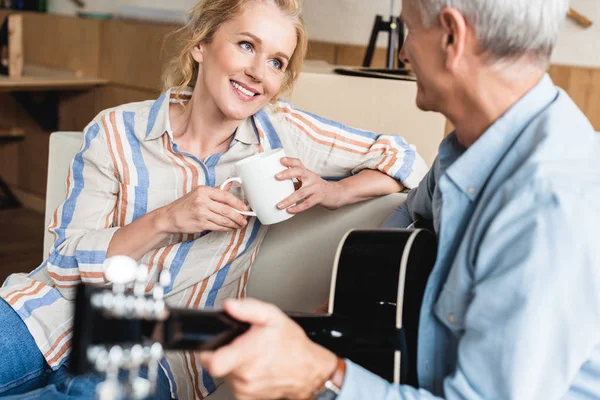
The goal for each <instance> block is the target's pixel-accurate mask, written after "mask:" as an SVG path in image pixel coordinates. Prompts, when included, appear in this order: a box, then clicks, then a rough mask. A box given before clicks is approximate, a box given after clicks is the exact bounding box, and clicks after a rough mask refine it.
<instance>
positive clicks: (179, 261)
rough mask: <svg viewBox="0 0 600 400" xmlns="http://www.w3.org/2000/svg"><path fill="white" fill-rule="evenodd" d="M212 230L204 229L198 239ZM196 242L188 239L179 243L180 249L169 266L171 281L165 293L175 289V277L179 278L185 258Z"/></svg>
mask: <svg viewBox="0 0 600 400" xmlns="http://www.w3.org/2000/svg"><path fill="white" fill-rule="evenodd" d="M210 232H211V231H202V232H201V233H200V237H199V238H198V239H200V238H201V237H204V236H206V235H208V234H209V233H210ZM194 243H196V239H194V240H188V241H187V242H183V243H181V244H180V245H179V249H177V253H176V254H175V258H173V262H172V263H171V267H170V268H169V272H170V273H171V283H170V284H169V285H168V286H167V287H166V288H165V293H169V292H170V291H171V290H173V282H175V278H177V275H178V274H179V271H181V267H183V263H184V262H185V259H186V258H187V255H188V253H189V252H190V248H191V247H192V246H193V245H194Z"/></svg>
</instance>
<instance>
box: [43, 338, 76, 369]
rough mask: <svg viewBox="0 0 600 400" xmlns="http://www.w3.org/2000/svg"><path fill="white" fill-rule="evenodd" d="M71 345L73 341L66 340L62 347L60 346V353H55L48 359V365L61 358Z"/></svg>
mask: <svg viewBox="0 0 600 400" xmlns="http://www.w3.org/2000/svg"><path fill="white" fill-rule="evenodd" d="M70 346H71V341H70V340H68V341H66V342H65V343H64V344H63V345H62V347H61V348H60V350H59V351H58V353H56V354H55V355H54V357H52V358H51V359H49V360H47V361H46V362H47V363H48V365H52V364H53V363H54V362H56V361H57V360H58V359H60V358H61V357H62V356H63V355H64V354H65V353H66V352H67V350H68V349H69V347H70Z"/></svg>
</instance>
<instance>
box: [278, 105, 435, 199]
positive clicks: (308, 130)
mask: <svg viewBox="0 0 600 400" xmlns="http://www.w3.org/2000/svg"><path fill="white" fill-rule="evenodd" d="M279 108H280V112H279V114H280V115H281V118H282V121H283V123H284V124H285V125H286V126H287V129H284V130H285V131H287V132H290V133H291V135H292V137H291V138H290V139H291V141H292V142H293V145H294V148H295V149H296V151H297V152H298V154H297V156H298V157H299V158H300V159H302V161H303V162H304V165H305V166H306V167H307V168H308V169H310V170H311V171H313V172H315V173H317V174H319V175H321V176H322V177H324V178H334V179H340V178H344V177H347V176H349V175H351V174H356V173H358V172H359V171H361V170H363V169H373V170H379V171H381V172H383V173H385V174H387V175H389V176H391V177H393V178H395V179H396V180H398V181H400V182H401V183H402V184H403V185H404V186H405V187H407V188H409V189H410V188H414V187H416V186H417V185H418V184H419V182H420V181H421V179H422V178H423V176H424V175H425V174H426V173H427V164H426V163H425V161H423V159H422V158H421V156H420V155H419V154H418V153H417V152H416V149H415V147H414V146H412V145H410V144H408V143H407V142H406V141H405V140H404V138H403V137H402V136H399V135H379V134H376V133H373V132H368V131H363V130H360V129H355V128H351V127H348V126H346V125H343V124H340V123H338V122H335V121H331V120H328V119H325V118H322V117H319V116H317V115H314V114H311V113H308V112H305V111H301V110H298V109H296V108H294V107H293V106H291V105H290V104H289V103H286V102H280V103H279Z"/></svg>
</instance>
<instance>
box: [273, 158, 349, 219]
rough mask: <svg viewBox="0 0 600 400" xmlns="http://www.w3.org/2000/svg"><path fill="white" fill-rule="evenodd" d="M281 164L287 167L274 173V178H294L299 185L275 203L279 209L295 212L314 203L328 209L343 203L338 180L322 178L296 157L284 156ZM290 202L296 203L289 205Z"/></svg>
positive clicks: (335, 207) (303, 209)
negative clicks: (331, 180) (290, 193)
mask: <svg viewBox="0 0 600 400" xmlns="http://www.w3.org/2000/svg"><path fill="white" fill-rule="evenodd" d="M281 164H283V165H285V166H286V167H288V169H286V170H285V171H282V172H280V173H278V174H277V175H275V178H277V180H280V181H283V180H286V179H294V178H296V179H297V180H298V182H299V184H300V185H299V187H296V191H295V192H294V193H293V194H292V195H291V196H289V197H287V198H286V199H284V200H282V201H281V202H279V203H278V204H277V207H278V208H279V209H282V210H283V209H286V208H287V211H288V212H289V213H291V214H297V213H300V212H302V211H305V210H308V209H309V208H311V207H313V206H316V205H322V206H323V207H325V208H327V209H329V210H335V209H338V208H340V207H341V206H342V205H343V188H342V186H341V185H340V184H339V183H338V182H328V181H326V180H324V179H322V178H321V177H320V176H319V175H317V174H315V173H314V172H312V171H310V170H308V169H306V167H305V166H304V164H302V161H300V160H299V159H297V158H291V157H284V158H282V159H281ZM294 185H296V184H295V183H294ZM298 203H300V204H298ZM292 204H296V205H295V206H293V207H290V206H291V205H292ZM288 207H289V208H288Z"/></svg>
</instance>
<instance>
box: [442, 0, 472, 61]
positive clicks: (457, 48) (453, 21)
mask: <svg viewBox="0 0 600 400" xmlns="http://www.w3.org/2000/svg"><path fill="white" fill-rule="evenodd" d="M440 25H441V27H442V30H443V32H444V34H443V35H442V43H441V47H442V52H443V53H444V55H445V63H446V67H447V68H450V69H454V68H455V67H456V65H457V64H458V62H459V60H460V59H461V57H462V56H463V55H464V51H465V47H466V42H467V21H466V20H465V17H464V16H463V15H462V14H461V13H460V12H459V11H458V10H457V9H456V8H452V7H445V8H443V9H442V11H441V12H440Z"/></svg>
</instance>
